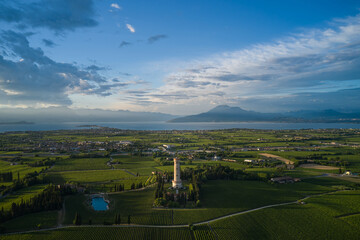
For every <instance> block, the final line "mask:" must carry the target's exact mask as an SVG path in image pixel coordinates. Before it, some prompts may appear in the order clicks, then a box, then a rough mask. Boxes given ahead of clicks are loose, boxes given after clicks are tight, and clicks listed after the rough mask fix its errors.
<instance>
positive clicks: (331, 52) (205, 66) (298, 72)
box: [149, 15, 360, 110]
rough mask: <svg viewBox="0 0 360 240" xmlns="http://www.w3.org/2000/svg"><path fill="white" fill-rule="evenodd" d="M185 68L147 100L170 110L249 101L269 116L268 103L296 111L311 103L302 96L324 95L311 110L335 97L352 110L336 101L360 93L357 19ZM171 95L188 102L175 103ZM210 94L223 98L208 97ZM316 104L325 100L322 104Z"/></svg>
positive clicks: (346, 101) (191, 63)
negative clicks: (292, 101) (159, 103)
mask: <svg viewBox="0 0 360 240" xmlns="http://www.w3.org/2000/svg"><path fill="white" fill-rule="evenodd" d="M176 65H179V64H178V63H176ZM185 65H187V66H188V67H185V68H183V69H182V70H178V71H173V72H170V73H169V74H168V75H167V76H166V77H165V79H164V82H165V85H164V86H161V87H159V88H158V89H157V91H156V92H154V93H153V94H152V95H151V96H149V97H150V99H153V101H162V102H164V103H167V105H168V106H171V105H174V104H176V105H178V104H183V105H188V104H191V105H192V106H195V105H198V106H200V105H202V104H205V105H209V102H213V103H214V104H225V103H228V104H231V103H234V102H236V103H237V104H238V105H240V106H244V105H242V103H243V104H249V103H250V101H249V99H260V100H259V101H253V103H252V107H254V110H267V109H268V107H265V106H267V105H268V104H267V102H266V101H268V99H277V100H278V102H281V101H288V100H289V99H294V101H295V100H296V102H297V103H298V104H295V103H294V104H293V105H292V106H294V107H295V106H296V107H299V108H300V107H301V103H304V104H305V103H306V102H309V101H310V99H308V98H305V97H304V96H305V95H304V94H306V93H307V92H311V93H312V94H313V93H314V94H315V93H316V92H323V94H318V96H319V99H318V100H317V101H313V102H312V104H313V105H314V106H318V107H325V105H326V102H327V103H328V105H327V107H328V108H329V107H331V104H330V103H333V102H334V101H325V99H327V100H329V98H328V97H327V96H335V95H334V94H333V93H335V92H338V93H339V94H337V95H336V96H337V97H338V101H339V102H341V104H343V105H344V106H349V107H350V105H349V104H352V103H353V101H350V99H349V98H346V97H344V98H339V97H340V95H341V94H345V92H346V91H345V90H348V91H351V89H355V88H359V87H360V68H359V66H360V15H356V16H353V17H348V18H345V19H335V20H333V21H332V22H330V24H329V25H328V26H327V27H326V28H323V29H308V30H304V31H303V32H302V33H300V34H291V35H289V36H287V37H283V38H282V39H280V40H278V41H274V42H269V43H263V44H257V45H253V46H250V47H248V48H245V49H240V50H237V51H232V52H223V53H221V54H216V55H213V56H208V57H206V58H203V59H195V60H193V61H189V62H188V63H186V64H185ZM349 82H351V84H349ZM342 90H344V91H342ZM174 92H175V93H177V92H181V93H184V94H186V95H187V96H188V98H186V97H181V99H179V98H174V96H173V94H172V93H174ZM214 92H222V93H225V94H223V95H211V93H214ZM327 93H329V94H328V95H327ZM160 96H162V97H160ZM296 96H302V97H296ZM320 99H324V101H323V102H322V104H320V102H321V101H320ZM339 99H340V100H339ZM246 100H247V101H246ZM262 101H263V102H262ZM255 102H256V106H255ZM274 102H275V100H274ZM262 103H263V104H262ZM282 106H283V110H285V107H288V108H289V109H290V108H291V105H290V104H289V105H286V104H283V105H282ZM305 106H306V107H310V104H305V105H304V107H305ZM336 106H339V104H337V105H336ZM244 107H246V106H244Z"/></svg>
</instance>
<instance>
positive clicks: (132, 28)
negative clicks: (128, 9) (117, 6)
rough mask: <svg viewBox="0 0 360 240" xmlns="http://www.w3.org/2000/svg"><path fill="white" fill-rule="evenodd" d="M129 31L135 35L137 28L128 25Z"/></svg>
mask: <svg viewBox="0 0 360 240" xmlns="http://www.w3.org/2000/svg"><path fill="white" fill-rule="evenodd" d="M126 27H127V29H129V31H130V32H132V33H134V32H135V28H134V27H133V26H131V25H130V24H128V23H127V24H126Z"/></svg>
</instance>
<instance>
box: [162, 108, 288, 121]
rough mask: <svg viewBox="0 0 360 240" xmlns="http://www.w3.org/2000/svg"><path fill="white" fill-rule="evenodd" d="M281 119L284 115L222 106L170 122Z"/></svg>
mask: <svg viewBox="0 0 360 240" xmlns="http://www.w3.org/2000/svg"><path fill="white" fill-rule="evenodd" d="M281 117H282V115H281V114H279V113H259V112H253V111H247V110H244V109H242V108H239V107H229V106H227V105H220V106H217V107H215V108H213V109H211V110H210V111H208V112H205V113H200V114H197V115H191V116H186V117H180V118H175V119H172V120H170V121H169V122H254V121H272V120H274V119H278V118H281Z"/></svg>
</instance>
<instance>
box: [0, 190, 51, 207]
mask: <svg viewBox="0 0 360 240" xmlns="http://www.w3.org/2000/svg"><path fill="white" fill-rule="evenodd" d="M45 187H46V185H44V184H42V185H34V186H31V187H27V188H23V189H21V190H18V191H16V192H13V193H11V194H10V195H8V196H5V197H3V198H0V209H1V208H4V210H9V209H11V204H12V203H13V202H15V203H20V202H21V201H22V200H23V201H24V202H26V201H27V200H29V199H31V198H32V197H34V196H36V195H37V194H39V193H40V192H42V191H43V190H44V189H45Z"/></svg>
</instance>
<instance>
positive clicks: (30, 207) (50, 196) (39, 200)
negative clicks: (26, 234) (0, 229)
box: [0, 185, 73, 222]
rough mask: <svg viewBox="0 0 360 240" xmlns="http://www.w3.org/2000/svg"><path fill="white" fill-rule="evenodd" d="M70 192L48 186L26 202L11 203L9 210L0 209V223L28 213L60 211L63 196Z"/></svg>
mask: <svg viewBox="0 0 360 240" xmlns="http://www.w3.org/2000/svg"><path fill="white" fill-rule="evenodd" d="M72 192H73V191H72V189H71V188H70V187H67V186H55V185H48V186H47V187H46V188H45V189H44V191H42V192H41V193H40V194H38V195H36V196H35V197H33V198H31V199H29V200H27V201H23V200H21V202H20V203H15V202H13V203H12V205H11V209H10V210H7V211H5V210H4V209H1V211H0V222H5V221H7V220H9V219H11V218H14V217H18V216H21V215H24V214H28V213H34V212H40V211H48V210H56V209H61V207H62V202H63V196H64V195H66V194H71V193H72Z"/></svg>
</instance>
